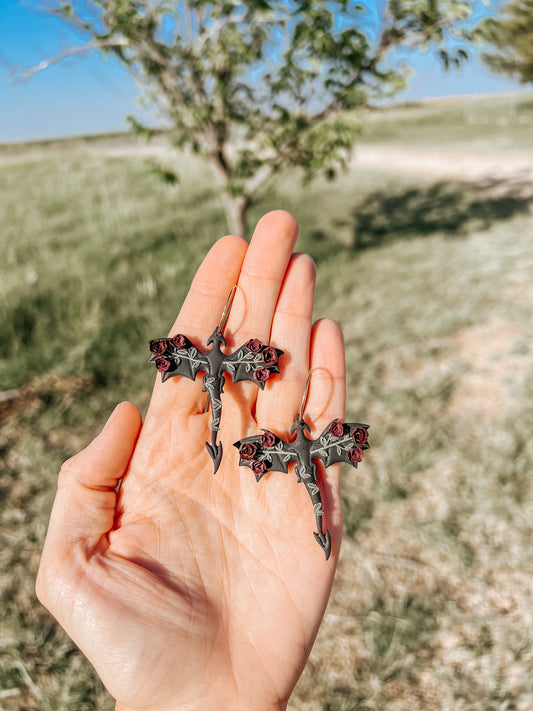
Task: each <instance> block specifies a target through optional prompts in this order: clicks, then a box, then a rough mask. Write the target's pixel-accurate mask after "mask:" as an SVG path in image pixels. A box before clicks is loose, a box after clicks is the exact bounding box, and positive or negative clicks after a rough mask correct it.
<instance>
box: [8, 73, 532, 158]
mask: <svg viewBox="0 0 533 711" xmlns="http://www.w3.org/2000/svg"><path fill="white" fill-rule="evenodd" d="M527 94H531V95H532V96H533V86H532V87H531V88H529V87H525V88H522V89H502V90H499V91H485V92H475V93H457V94H438V95H435V96H426V97H423V98H420V99H411V98H402V99H401V100H399V101H393V102H391V103H389V104H387V105H384V106H370V107H369V108H370V109H373V110H375V111H388V110H391V109H394V108H407V107H408V106H410V105H412V106H416V105H418V104H420V105H424V104H439V103H453V102H460V101H463V100H468V99H470V100H472V101H477V100H479V101H482V100H483V99H489V98H491V97H495V98H505V97H506V96H508V97H511V96H524V95H527ZM154 130H155V131H161V132H163V131H165V128H164V127H157V126H155V127H154ZM134 135H135V134H134V133H133V132H132V130H131V129H129V128H127V127H124V128H120V127H118V128H116V129H108V130H102V131H93V132H86V133H69V134H64V135H56V136H41V137H39V136H36V137H31V138H21V139H14V140H12V141H4V140H2V139H1V138H0V147H6V146H17V145H21V146H23V145H25V144H32V143H36V144H39V143H52V142H54V141H69V140H76V139H85V138H86V139H89V140H92V139H99V138H102V139H104V138H106V137H107V136H109V137H110V138H111V137H113V136H134Z"/></svg>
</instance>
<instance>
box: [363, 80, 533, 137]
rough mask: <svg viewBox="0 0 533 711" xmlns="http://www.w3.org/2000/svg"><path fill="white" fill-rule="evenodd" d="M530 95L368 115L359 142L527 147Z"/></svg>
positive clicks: (532, 117) (532, 125) (532, 115)
mask: <svg viewBox="0 0 533 711" xmlns="http://www.w3.org/2000/svg"><path fill="white" fill-rule="evenodd" d="M532 129H533V93H532V92H531V91H528V92H516V93H509V94H500V95H497V94H495V95H492V96H484V95H480V96H465V97H462V98H459V97H458V98H457V99H456V100H453V101H447V100H441V101H434V102H427V103H423V104H412V105H410V106H400V107H397V106H393V107H391V108H389V109H385V110H383V109H381V110H378V111H371V112H369V113H368V114H367V115H366V116H365V119H364V124H363V132H362V136H361V140H362V141H363V142H370V143H381V142H383V141H385V142H387V143H391V144H400V145H403V146H405V145H406V144H407V145H412V146H433V145H435V144H436V143H437V144H440V145H442V146H447V147H464V148H468V149H472V148H474V149H475V150H480V151H483V150H486V149H489V150H494V149H503V150H508V149H512V150H513V149H518V150H519V149H522V148H530V149H531V148H533V133H532Z"/></svg>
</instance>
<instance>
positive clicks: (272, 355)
mask: <svg viewBox="0 0 533 711" xmlns="http://www.w3.org/2000/svg"><path fill="white" fill-rule="evenodd" d="M261 355H262V356H263V363H264V364H265V365H267V366H270V365H276V363H277V362H278V354H277V353H276V349H275V348H271V347H270V346H266V347H265V348H263V351H262V353H261Z"/></svg>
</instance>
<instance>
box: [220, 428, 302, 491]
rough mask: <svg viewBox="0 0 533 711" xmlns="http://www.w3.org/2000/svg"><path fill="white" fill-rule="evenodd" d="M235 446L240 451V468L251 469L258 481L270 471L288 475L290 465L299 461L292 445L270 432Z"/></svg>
mask: <svg viewBox="0 0 533 711" xmlns="http://www.w3.org/2000/svg"><path fill="white" fill-rule="evenodd" d="M233 446H234V447H237V449H238V450H239V457H240V459H239V466H241V467H250V469H251V470H252V472H253V473H254V474H255V478H256V480H257V481H260V480H261V479H262V478H263V476H264V475H265V474H266V473H267V472H270V471H276V472H284V473H287V472H288V471H289V464H290V463H291V462H292V461H294V460H295V459H297V454H296V452H295V451H294V448H293V447H292V445H291V444H290V443H289V442H285V441H284V440H282V439H280V438H279V437H278V436H277V435H275V434H274V433H273V432H270V431H269V430H263V434H262V435H252V436H251V437H245V438H244V439H241V440H239V441H238V442H235V443H234V445H233Z"/></svg>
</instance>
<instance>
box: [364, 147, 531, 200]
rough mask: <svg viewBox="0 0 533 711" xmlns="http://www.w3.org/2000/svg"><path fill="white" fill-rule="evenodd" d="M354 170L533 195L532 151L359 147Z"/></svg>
mask: <svg viewBox="0 0 533 711" xmlns="http://www.w3.org/2000/svg"><path fill="white" fill-rule="evenodd" d="M353 164H354V167H357V166H359V167H362V168H367V169H371V170H383V171H386V172H388V173H390V172H394V173H401V174H404V175H426V176H428V177H433V178H442V179H445V180H461V181H469V182H476V183H477V182H480V183H484V184H486V185H487V187H490V186H494V187H497V186H502V187H505V188H506V189H507V190H512V191H513V192H515V193H521V194H533V151H532V150H525V151H497V150H495V151H483V152H474V151H467V150H462V149H459V148H450V149H447V148H443V147H441V146H438V147H431V148H420V147H416V148H413V147H409V148H407V147H406V148H403V147H400V146H389V145H384V144H360V145H358V146H357V147H356V149H355V154H354V163H353Z"/></svg>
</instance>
